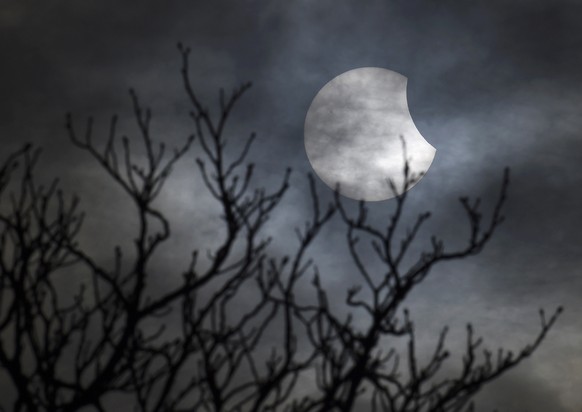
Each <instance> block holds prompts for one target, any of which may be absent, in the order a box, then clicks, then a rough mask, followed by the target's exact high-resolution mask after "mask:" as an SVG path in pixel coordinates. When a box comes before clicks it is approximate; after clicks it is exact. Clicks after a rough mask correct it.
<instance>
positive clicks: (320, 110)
mask: <svg viewBox="0 0 582 412" xmlns="http://www.w3.org/2000/svg"><path fill="white" fill-rule="evenodd" d="M406 84H407V78H406V77H405V76H403V75H401V74H399V73H396V72H394V71H391V70H387V69H382V68H377V67H362V68H358V69H354V70H350V71H347V72H345V73H343V74H340V75H339V76H337V77H335V78H334V79H333V80H331V81H330V82H329V83H327V84H326V85H325V86H324V87H323V88H322V89H321V90H320V91H319V93H317V95H316V96H315V98H314V99H313V102H312V103H311V106H310V107H309V110H308V112H307V116H306V118H305V129H304V132H305V150H306V152H307V157H308V158H309V162H310V163H311V166H312V167H313V169H314V170H315V173H316V174H317V176H319V177H320V178H321V180H323V181H324V182H325V184H327V185H328V186H329V187H330V188H332V189H334V190H335V189H336V188H337V187H338V184H339V191H340V193H341V194H342V195H344V196H347V197H349V198H352V199H356V200H365V201H379V200H386V199H390V198H392V197H395V196H396V195H397V194H401V192H402V187H403V182H404V159H405V157H404V153H403V146H402V140H401V138H402V139H404V141H405V143H406V157H407V159H408V163H409V167H410V170H411V172H412V173H415V174H418V173H426V172H427V171H428V168H429V167H430V165H431V163H432V161H433V159H434V156H435V154H436V150H435V148H434V147H432V146H431V145H430V144H429V143H428V142H427V141H426V140H425V139H424V138H423V137H422V135H421V134H420V132H419V131H418V130H417V128H416V126H415V125H414V122H413V120H412V117H411V116H410V112H409V110H408V102H407V99H406ZM389 179H392V181H393V182H394V183H395V185H396V188H397V189H398V190H397V192H396V193H394V192H393V190H392V189H391V188H390V185H389V184H388V180H389ZM411 187H412V186H411ZM409 189H410V188H409Z"/></svg>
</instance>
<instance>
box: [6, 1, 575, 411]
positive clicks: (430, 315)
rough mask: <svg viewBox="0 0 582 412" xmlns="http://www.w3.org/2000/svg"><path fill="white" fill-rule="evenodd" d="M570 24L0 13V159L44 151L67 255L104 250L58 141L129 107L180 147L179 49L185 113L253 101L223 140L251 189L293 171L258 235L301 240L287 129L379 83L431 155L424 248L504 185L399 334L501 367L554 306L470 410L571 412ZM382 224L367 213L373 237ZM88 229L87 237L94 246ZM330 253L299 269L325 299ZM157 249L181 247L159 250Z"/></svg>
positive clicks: (508, 11)
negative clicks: (522, 357) (498, 217)
mask: <svg viewBox="0 0 582 412" xmlns="http://www.w3.org/2000/svg"><path fill="white" fill-rule="evenodd" d="M581 21H582V3H580V2H579V1H577V0H487V1H480V0H479V1H470V2H469V1H462V0H440V1H435V0H382V1H380V0H358V1H355V0H354V1H351V2H348V1H342V0H333V1H332V0H319V1H307V0H298V1H294V0H289V1H270V2H268V1H241V0H237V1H235V0H231V1H225V0H220V1H216V0H212V1H188V2H186V1H177V0H176V1H163V2H162V1H157V2H156V1H152V0H147V1H141V2H129V1H104V0H86V1H77V2H72V1H64V0H55V1H50V2H33V1H31V0H4V1H3V2H2V4H1V5H0V50H1V52H2V62H1V64H0V96H2V98H1V100H0V139H2V140H1V143H2V152H3V153H6V152H8V151H9V150H12V149H15V148H16V147H18V146H20V145H21V144H22V143H23V142H24V141H32V142H35V143H36V144H38V145H40V146H42V147H44V148H45V157H44V163H43V164H44V167H45V170H47V175H50V176H52V175H54V176H57V175H60V176H63V177H64V181H65V184H66V185H70V187H72V188H74V189H75V190H77V191H78V192H79V193H80V194H81V195H82V196H83V198H84V199H87V200H86V202H85V203H84V206H85V209H86V210H87V211H88V213H89V214H91V215H92V218H91V219H89V221H88V222H87V227H86V229H87V231H89V232H88V233H91V235H92V236H89V235H85V236H87V237H88V238H92V242H93V243H92V246H93V247H95V248H96V249H99V248H100V247H101V248H105V246H103V245H104V244H106V243H105V240H106V239H107V236H111V232H110V233H109V234H107V232H106V230H115V228H118V229H117V230H123V229H122V226H119V222H117V224H115V223H111V222H115V216H116V215H118V214H119V213H122V211H123V210H124V208H125V206H123V205H121V204H119V205H118V204H117V203H116V202H117V200H115V199H117V198H116V197H115V194H109V192H108V187H109V186H108V184H107V183H106V180H105V179H104V178H103V177H104V176H103V175H102V174H101V173H100V171H99V168H98V167H97V166H96V165H95V163H94V162H91V161H90V159H89V158H88V157H86V156H85V155H79V153H78V151H77V149H74V148H72V147H71V145H70V144H69V142H68V141H67V136H66V133H65V130H64V128H63V126H64V114H65V112H66V111H72V112H73V113H74V114H75V115H76V118H77V119H79V120H80V119H82V117H83V116H86V115H89V114H93V115H95V116H96V120H97V124H98V125H101V127H102V128H103V130H105V128H106V126H107V119H108V117H109V116H110V115H111V114H113V113H119V114H120V116H121V120H122V127H125V128H126V129H125V130H126V131H127V133H129V134H131V133H134V134H135V129H132V127H133V126H132V125H131V123H130V122H131V107H130V100H129V98H128V96H127V89H128V87H134V88H136V89H137V91H138V93H139V94H140V96H141V97H142V100H143V101H144V102H147V104H148V105H150V106H151V107H152V109H153V111H154V116H155V119H154V122H155V128H156V130H157V131H159V132H160V134H159V136H160V138H162V139H164V140H166V141H169V142H178V141H180V139H183V138H184V137H185V136H186V135H187V134H188V133H189V126H190V124H189V119H188V116H187V102H186V99H185V96H184V93H183V91H182V88H181V81H180V78H179V67H180V56H179V54H178V52H177V50H176V46H175V45H176V42H177V41H182V42H184V43H185V44H187V45H189V46H190V47H191V48H192V50H193V51H192V78H193V82H194V84H195V86H196V88H197V90H198V92H199V93H200V94H201V95H202V96H203V97H204V98H207V99H214V98H215V96H216V94H217V91H218V89H219V88H220V87H225V88H227V89H228V88H231V87H233V86H236V85H239V84H240V83H241V82H244V81H252V82H253V88H252V89H251V90H250V91H249V93H248V96H246V97H245V104H244V105H243V106H242V107H241V108H240V111H239V115H238V116H236V117H235V119H234V123H233V125H232V127H231V129H230V130H231V131H232V133H235V132H236V133H241V132H244V133H247V132H250V131H252V130H254V131H256V132H257V133H258V136H259V138H258V142H257V147H256V148H255V151H254V152H253V156H254V158H255V159H256V160H257V162H258V166H259V170H261V172H260V173H263V174H262V175H261V177H262V179H263V180H264V181H265V184H270V183H271V182H272V181H275V179H276V178H278V177H280V176H282V174H283V171H284V166H286V165H289V166H292V167H293V168H294V170H295V174H294V178H293V179H294V180H293V182H294V186H293V188H292V190H291V191H290V193H289V196H288V199H287V201H286V203H285V204H284V206H282V209H281V210H279V214H278V217H276V218H275V219H274V221H273V226H272V228H273V229H272V230H277V229H280V228H283V226H285V227H286V225H288V224H289V222H293V221H297V222H299V223H300V222H301V221H302V220H303V219H302V216H303V213H305V211H306V210H307V208H306V205H307V204H308V202H307V201H306V199H307V198H306V194H305V192H304V188H305V187H306V185H305V179H304V178H303V176H304V175H305V173H306V172H309V171H311V167H310V165H309V162H308V160H307V157H306V155H305V151H304V146H303V123H304V119H305V115H306V112H307V109H308V108H309V105H310V103H311V101H312V99H313V98H314V96H315V95H316V93H317V92H318V91H319V89H320V88H321V87H322V86H323V85H325V84H326V83H327V82H328V81H330V80H331V79H332V78H334V77H335V76H337V75H339V74H341V73H343V72H345V71H347V70H350V69H353V68H357V67H363V66H376V67H385V68H388V69H391V70H395V71H397V72H399V73H401V74H403V75H405V76H406V77H408V86H407V87H408V102H409V105H410V112H411V115H412V117H413V119H414V121H415V124H416V126H417V127H418V129H419V131H420V132H421V134H422V135H423V136H424V138H426V139H427V141H428V142H429V143H430V144H431V145H432V146H434V147H435V148H436V149H437V156H436V157H435V160H434V162H433V164H432V167H431V169H430V171H429V173H428V175H427V176H426V177H425V178H424V179H423V180H422V181H421V182H420V183H419V184H418V185H417V186H416V187H415V188H414V189H413V190H412V191H411V195H410V200H411V206H412V207H413V209H415V210H416V209H418V210H421V209H429V210H433V211H434V212H435V214H436V216H435V218H434V221H433V223H432V226H431V230H433V231H434V232H435V233H440V234H442V235H443V237H445V239H447V238H451V239H453V241H454V239H457V237H458V236H459V234H462V233H463V232H462V230H464V229H465V227H464V226H463V225H462V223H463V222H462V221H460V218H462V217H463V216H461V209H460V208H459V207H458V206H457V203H458V202H457V198H458V197H459V196H460V195H463V194H467V195H474V196H476V195H482V196H483V197H485V198H490V197H491V196H493V194H494V193H495V191H496V189H497V188H498V183H499V181H500V178H501V175H502V169H503V167H504V166H509V167H511V170H512V183H511V187H510V196H509V202H508V207H507V210H506V216H507V222H506V223H505V224H504V225H503V226H502V228H501V229H500V231H499V232H498V233H497V235H496V237H495V238H494V240H493V241H492V242H491V244H490V245H489V246H488V248H487V249H486V250H485V251H484V252H483V253H482V254H481V255H479V256H477V257H474V258H471V259H468V260H466V261H464V262H460V263H457V264H455V265H449V266H447V267H443V268H441V269H440V270H437V271H435V273H434V274H433V276H432V278H430V279H429V280H428V281H427V282H426V283H425V284H423V285H422V287H421V288H419V290H418V292H417V293H415V294H414V295H413V296H412V298H413V299H412V302H411V306H412V307H413V308H414V311H413V315H414V318H415V319H416V320H417V321H418V322H419V324H421V325H422V324H423V323H424V324H426V325H433V324H434V325H441V324H444V323H448V324H449V325H450V326H451V328H452V329H453V330H455V331H456V332H453V333H452V334H451V339H452V343H451V344H452V345H453V346H454V342H455V339H457V340H460V339H461V338H462V337H463V336H462V334H463V333H464V324H465V323H466V322H468V321H473V322H474V323H475V326H476V328H477V330H478V331H479V332H480V333H481V334H483V335H484V336H485V337H486V338H487V342H489V343H490V345H491V346H493V347H496V346H497V345H501V344H503V345H504V346H507V347H510V348H511V347H513V348H517V347H518V346H519V345H520V344H522V343H524V342H525V341H526V340H527V339H528V338H533V336H534V335H535V333H536V332H537V328H538V318H537V310H538V308H539V307H545V308H546V309H547V310H548V311H551V310H553V309H554V308H555V307H557V306H558V305H563V306H564V307H565V309H566V311H565V313H564V315H563V316H562V318H561V319H560V320H559V322H558V324H557V325H556V327H555V328H554V329H553V330H552V331H551V333H550V335H549V336H548V338H547V340H546V341H545V342H544V344H543V345H542V347H541V348H540V349H539V351H538V352H536V354H535V355H534V357H533V358H532V359H530V360H528V361H527V362H526V363H524V364H523V365H522V366H520V367H519V368H517V369H515V370H513V371H512V372H511V373H510V374H508V375H507V376H506V377H504V378H503V379H502V380H500V381H499V382H496V383H495V384H493V385H492V386H491V387H490V388H488V389H487V391H486V393H485V394H484V396H483V400H482V405H483V406H487V407H489V408H490V409H492V408H493V407H497V408H499V409H500V410H501V411H507V412H520V411H526V410H527V411H530V412H541V411H544V412H547V411H550V410H551V411H553V412H562V411H575V410H579V409H580V407H582V393H581V392H580V390H579V388H580V387H582V299H581V298H580V297H581V296H582V269H581V265H580V264H581V263H582V262H581V260H582V254H581V248H580V246H581V245H582V230H581V229H582V190H580V187H581V184H582V25H581V24H580V22H581ZM185 163H186V164H185V166H184V167H183V168H181V169H180V170H178V171H177V173H176V179H175V180H174V181H173V182H172V183H171V184H170V186H169V188H168V191H167V192H166V194H165V196H166V197H165V198H164V204H166V206H167V208H168V210H169V212H170V213H172V216H173V219H174V220H177V221H179V220H180V219H189V220H190V221H192V220H193V221H195V222H198V223H199V227H202V228H203V227H204V225H203V223H202V222H206V220H207V216H206V215H207V214H208V213H211V211H212V208H211V207H210V204H209V203H205V201H203V200H200V201H199V202H198V203H196V204H195V203H194V201H193V197H192V195H190V194H188V193H186V192H185V191H187V190H188V184H189V180H188V179H189V178H188V176H189V175H188V173H192V171H193V170H194V167H193V162H192V161H191V160H190V163H188V162H185ZM188 168H190V169H188ZM318 183H319V184H318V187H319V189H320V190H321V191H322V192H325V191H328V190H329V189H328V188H327V187H326V186H325V185H324V184H323V183H321V182H318ZM184 188H186V189H184ZM389 206H390V203H389V201H388V202H378V203H375V204H374V205H373V206H372V212H373V216H374V217H373V218H375V219H377V220H378V222H379V224H380V222H382V221H385V213H384V212H385V210H387V208H388V207H389ZM97 227H99V228H101V229H103V230H104V231H105V232H106V233H105V234H103V235H101V237H99V236H93V235H94V233H93V232H91V231H92V230H94V229H96V228H97ZM201 230H202V229H201ZM209 230H210V229H209ZM281 230H284V228H283V229H281ZM95 233H96V232H95ZM335 233H336V232H335V231H334V230H330V231H329V232H328V233H327V234H326V235H325V236H326V237H325V241H324V242H320V243H318V245H317V247H316V248H315V249H314V251H313V252H312V253H313V254H314V256H319V258H320V259H321V260H322V262H323V264H321V265H320V269H321V271H322V275H323V276H325V275H326V273H333V277H331V275H329V277H328V278H327V279H326V281H327V282H328V284H329V285H330V288H332V287H337V288H341V287H342V286H345V285H348V286H349V285H351V283H350V282H352V281H353V280H351V279H350V273H347V272H341V271H339V272H338V269H340V268H342V262H341V260H340V257H337V256H334V255H333V253H331V252H330V251H329V249H330V248H333V247H335V246H333V245H334V244H335V243H334V242H336V241H339V240H342V239H343V238H342V237H341V236H339V235H338V236H336V234H335ZM425 234H426V235H430V234H431V233H430V232H429V233H425ZM176 237H177V239H179V241H180V242H183V241H186V240H188V239H189V234H188V233H185V232H181V231H180V230H176ZM336 237H338V239H336ZM289 238H293V236H289ZM339 238H341V239H339ZM87 242H88V241H87ZM279 242H280V246H281V247H282V248H284V247H285V239H279ZM104 253H105V252H104ZM107 253H109V252H107ZM176 253H178V252H176ZM172 258H173V257H172ZM186 258H187V255H186V257H185V258H184V259H186ZM169 260H170V259H169ZM326 265H327V272H326ZM427 327H429V329H428V331H429V332H430V331H431V330H430V326H427ZM430 337H431V336H430V334H429V333H427V338H429V342H430ZM483 410H488V409H486V408H484V409H483Z"/></svg>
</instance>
